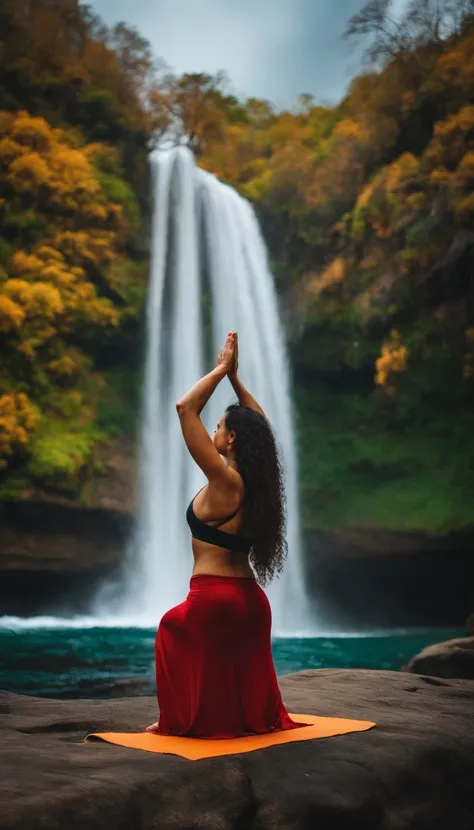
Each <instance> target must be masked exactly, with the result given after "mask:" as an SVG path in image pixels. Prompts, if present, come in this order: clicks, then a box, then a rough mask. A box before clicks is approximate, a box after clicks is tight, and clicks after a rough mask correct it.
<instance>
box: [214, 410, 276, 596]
mask: <svg viewBox="0 0 474 830" xmlns="http://www.w3.org/2000/svg"><path fill="white" fill-rule="evenodd" d="M225 425H226V427H227V429H228V430H229V429H233V430H235V439H234V443H233V445H232V446H233V449H234V455H235V461H236V463H237V466H238V469H239V473H240V475H241V476H242V479H243V481H244V485H245V498H244V502H243V528H244V533H245V535H246V536H248V537H249V538H250V539H251V540H252V547H251V549H250V553H249V559H250V562H251V564H252V566H253V568H254V571H255V573H256V576H257V579H258V581H259V582H260V583H261V584H262V585H266V584H267V582H269V581H271V580H272V579H273V577H274V576H275V573H277V574H279V573H281V571H282V570H283V565H284V562H285V559H286V556H287V554H288V543H287V541H286V538H285V534H286V495H285V486H284V475H283V465H282V462H281V459H280V453H279V450H278V447H277V444H276V441H275V437H274V435H273V431H272V428H271V425H270V423H269V422H268V421H267V419H266V418H265V417H264V416H263V415H261V414H260V413H259V412H257V411H256V410H255V409H251V408H250V407H249V406H242V404H230V406H228V407H227V408H226V412H225Z"/></svg>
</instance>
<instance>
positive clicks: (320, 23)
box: [91, 0, 405, 107]
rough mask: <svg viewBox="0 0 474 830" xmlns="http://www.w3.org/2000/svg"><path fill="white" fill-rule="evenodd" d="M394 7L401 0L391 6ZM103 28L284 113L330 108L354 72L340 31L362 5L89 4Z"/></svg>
mask: <svg viewBox="0 0 474 830" xmlns="http://www.w3.org/2000/svg"><path fill="white" fill-rule="evenodd" d="M393 3H394V7H395V8H396V9H399V8H400V7H402V6H403V5H404V3H405V0H393ZM91 5H92V6H93V8H94V9H95V10H96V11H97V12H98V13H99V14H100V15H101V17H103V19H104V20H105V21H106V23H108V24H112V23H116V22H117V21H119V20H124V21H126V22H127V23H129V24H132V25H134V26H136V27H137V29H138V30H139V31H140V32H141V34H143V35H144V36H145V37H146V38H147V39H148V40H149V41H150V42H151V43H152V45H153V47H154V49H155V52H156V54H157V55H158V56H160V57H162V58H164V60H165V61H166V63H167V64H168V65H169V66H170V67H171V68H172V69H174V70H175V71H176V72H178V73H181V72H209V73H213V72H215V71H217V70H219V69H225V70H226V71H227V73H228V75H229V77H230V79H231V82H232V85H233V89H234V91H235V92H236V94H237V95H238V96H239V97H240V96H243V97H250V96H255V97H257V98H267V99H269V100H271V101H273V102H274V103H275V104H276V105H277V106H279V107H291V106H292V104H294V103H295V102H296V99H297V96H298V95H299V94H300V93H310V94H312V95H314V97H315V99H316V101H317V102H318V103H319V102H322V103H323V102H324V103H328V102H334V101H336V100H338V99H339V98H340V97H341V96H342V95H343V93H344V91H345V89H346V88H347V86H348V84H349V81H350V79H351V78H352V77H353V76H354V75H355V74H357V72H358V71H360V48H359V47H356V45H355V44H352V43H351V42H350V41H344V40H342V32H343V31H344V28H345V26H346V24H347V22H348V20H349V18H350V17H351V16H352V15H353V14H355V12H357V11H358V10H359V9H360V8H361V7H362V6H363V5H364V0H92V3H91Z"/></svg>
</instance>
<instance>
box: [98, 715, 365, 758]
mask: <svg viewBox="0 0 474 830" xmlns="http://www.w3.org/2000/svg"><path fill="white" fill-rule="evenodd" d="M290 717H291V718H293V720H295V721H298V722H300V723H307V724H309V725H308V726H301V727H300V728H296V729H285V730H281V731H278V732H268V733H265V734H264V735H250V736H246V737H244V738H220V739H219V740H215V739H211V738H180V737H175V736H170V735H153V734H151V733H150V732H93V733H92V734H90V735H87V737H86V738H85V739H84V740H85V741H91V740H102V741H107V742H108V743H110V744H118V746H127V747H130V749H144V750H146V751H147V752H162V753H168V754H171V755H181V757H182V758H188V759H189V760H190V761H197V760H199V759H200V758H214V757H216V756H218V755H237V754H238V753H239V752H252V751H253V750H255V749H264V748H265V747H267V746H275V745H276V744H289V743H291V742H292V741H310V740H314V739H315V738H331V737H332V736H334V735H346V734H347V733H348V732H365V731H366V730H367V729H371V728H372V727H373V726H375V723H373V722H372V721H368V720H350V719H349V718H323V717H317V716H316V715H294V714H290Z"/></svg>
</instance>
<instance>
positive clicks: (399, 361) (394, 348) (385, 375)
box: [375, 329, 408, 391]
mask: <svg viewBox="0 0 474 830" xmlns="http://www.w3.org/2000/svg"><path fill="white" fill-rule="evenodd" d="M407 358H408V349H407V347H406V346H404V345H403V343H402V342H401V337H400V333H399V332H398V331H397V330H396V329H392V330H391V332H390V335H389V337H388V339H387V340H386V341H385V343H384V344H383V346H382V353H381V355H380V357H379V358H377V360H376V361H375V368H376V370H377V371H376V374H375V383H376V384H377V385H378V386H387V389H388V390H389V391H393V385H392V384H390V381H392V379H393V373H394V372H395V373H400V372H404V371H405V369H406V367H407Z"/></svg>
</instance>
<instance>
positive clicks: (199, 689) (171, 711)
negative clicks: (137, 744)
mask: <svg viewBox="0 0 474 830" xmlns="http://www.w3.org/2000/svg"><path fill="white" fill-rule="evenodd" d="M270 629H271V609H270V604H269V602H268V599H267V596H266V594H265V592H264V591H263V590H262V588H261V587H260V585H258V583H257V582H256V581H255V580H254V579H251V578H250V579H247V578H244V577H227V576H211V575H207V574H206V575H197V576H193V577H191V581H190V590H189V593H188V596H187V597H186V599H185V601H184V602H182V603H180V605H176V606H175V607H174V608H171V609H170V610H169V611H167V612H166V614H165V615H164V616H163V618H162V619H161V622H160V625H159V628H158V631H157V634H156V643H155V661H156V686H157V697H158V705H159V708H160V717H159V725H158V727H157V730H156V731H157V732H158V733H159V734H162V735H186V736H189V737H199V738H235V737H239V736H243V735H254V734H256V733H264V732H273V731H276V730H281V729H293V728H295V727H297V726H303V725H305V724H299V723H296V722H295V721H293V720H292V719H291V718H290V716H289V715H288V712H287V711H286V709H285V706H284V705H283V701H282V699H281V694H280V689H279V687H278V682H277V677H276V673H275V667H274V664H273V657H272V651H271V641H270Z"/></svg>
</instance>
